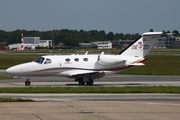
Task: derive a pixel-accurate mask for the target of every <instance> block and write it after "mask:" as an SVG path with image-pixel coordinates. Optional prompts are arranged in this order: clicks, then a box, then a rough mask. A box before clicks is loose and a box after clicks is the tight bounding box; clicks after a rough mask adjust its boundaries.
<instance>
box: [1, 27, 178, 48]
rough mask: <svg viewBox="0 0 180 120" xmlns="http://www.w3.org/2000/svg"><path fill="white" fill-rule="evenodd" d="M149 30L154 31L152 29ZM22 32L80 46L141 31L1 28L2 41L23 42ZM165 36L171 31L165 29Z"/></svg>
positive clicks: (132, 35)
mask: <svg viewBox="0 0 180 120" xmlns="http://www.w3.org/2000/svg"><path fill="white" fill-rule="evenodd" d="M149 31H153V29H150V30H149ZM21 33H23V34H24V37H40V39H41V40H53V43H54V44H53V45H58V44H59V43H64V45H66V46H79V43H89V42H94V41H107V40H135V39H136V38H138V37H139V36H140V34H139V33H135V34H130V33H127V34H124V33H113V32H109V33H106V32H105V31H104V30H100V31H98V30H90V31H84V30H79V31H78V30H68V29H61V30H51V31H36V30H30V31H27V30H19V29H17V30H15V31H3V30H0V42H1V43H2V42H4V43H6V44H15V43H21ZM163 33H164V36H166V33H170V31H163ZM172 33H174V35H175V36H180V34H179V31H177V30H174V31H172Z"/></svg>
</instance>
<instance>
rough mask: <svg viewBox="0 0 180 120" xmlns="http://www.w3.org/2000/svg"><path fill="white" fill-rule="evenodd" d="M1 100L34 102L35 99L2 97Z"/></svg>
mask: <svg viewBox="0 0 180 120" xmlns="http://www.w3.org/2000/svg"><path fill="white" fill-rule="evenodd" d="M0 102H33V100H30V99H21V98H16V99H15V98H0Z"/></svg>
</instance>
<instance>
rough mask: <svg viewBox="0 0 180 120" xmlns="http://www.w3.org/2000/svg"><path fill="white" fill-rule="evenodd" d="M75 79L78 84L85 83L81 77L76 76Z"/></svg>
mask: <svg viewBox="0 0 180 120" xmlns="http://www.w3.org/2000/svg"><path fill="white" fill-rule="evenodd" d="M75 81H78V83H79V85H85V82H84V80H83V78H76V79H75Z"/></svg>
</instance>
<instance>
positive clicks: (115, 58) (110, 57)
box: [98, 55, 123, 65]
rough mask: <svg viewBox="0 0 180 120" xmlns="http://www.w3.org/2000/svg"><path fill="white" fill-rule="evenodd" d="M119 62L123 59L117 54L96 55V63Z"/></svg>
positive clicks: (109, 63) (111, 63)
mask: <svg viewBox="0 0 180 120" xmlns="http://www.w3.org/2000/svg"><path fill="white" fill-rule="evenodd" d="M120 62H123V59H122V58H121V57H120V56H118V55H117V56H116V55H98V63H99V64H101V65H113V64H117V63H120Z"/></svg>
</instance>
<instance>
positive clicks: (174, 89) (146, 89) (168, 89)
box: [0, 86, 180, 94]
mask: <svg viewBox="0 0 180 120" xmlns="http://www.w3.org/2000/svg"><path fill="white" fill-rule="evenodd" d="M0 93H176V94H180V87H179V86H132V87H131V86H130V87H129V86H126V87H87V86H86V87H15V88H13V87H9V88H8V87H5V88H0Z"/></svg>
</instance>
